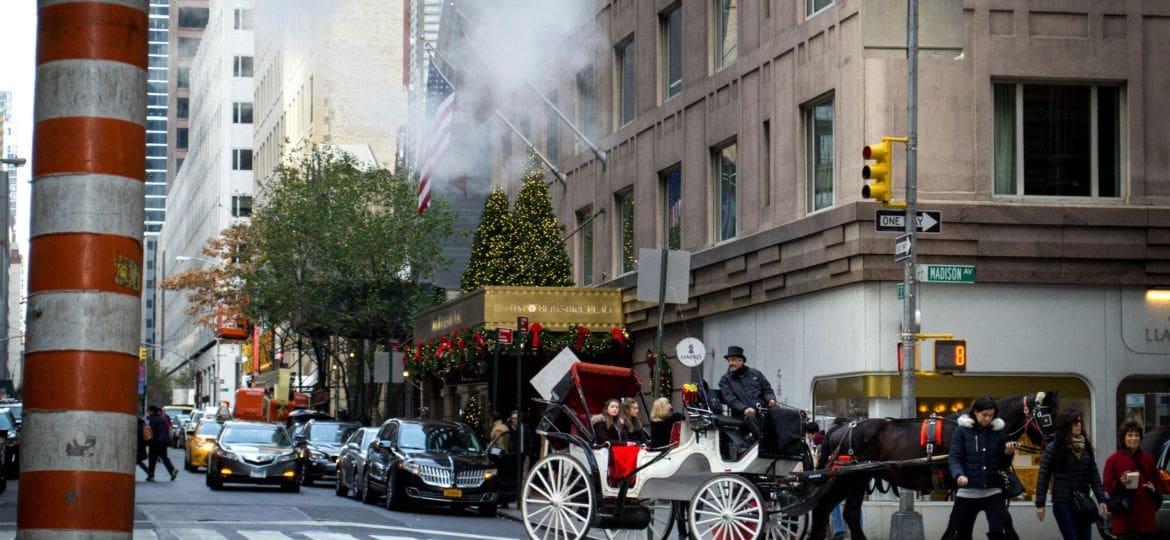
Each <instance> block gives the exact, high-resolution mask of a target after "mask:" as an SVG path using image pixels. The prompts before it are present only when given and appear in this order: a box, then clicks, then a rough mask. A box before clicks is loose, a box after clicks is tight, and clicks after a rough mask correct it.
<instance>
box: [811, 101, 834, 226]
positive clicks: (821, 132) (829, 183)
mask: <svg viewBox="0 0 1170 540" xmlns="http://www.w3.org/2000/svg"><path fill="white" fill-rule="evenodd" d="M805 129H806V130H807V133H808V142H807V144H808V208H809V211H810V212H815V211H817V210H821V209H823V208H828V207H830V206H833V100H832V99H829V100H827V101H823V102H821V103H817V104H814V105H813V106H811V107H809V109H808V115H807V119H806V125H805Z"/></svg>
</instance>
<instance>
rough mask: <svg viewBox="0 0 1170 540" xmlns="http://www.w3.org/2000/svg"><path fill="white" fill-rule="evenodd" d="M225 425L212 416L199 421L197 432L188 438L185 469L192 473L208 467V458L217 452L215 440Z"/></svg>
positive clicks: (184, 461)
mask: <svg viewBox="0 0 1170 540" xmlns="http://www.w3.org/2000/svg"><path fill="white" fill-rule="evenodd" d="M222 429H223V424H221V423H219V422H216V421H215V419H214V418H212V417H210V416H204V417H203V418H200V419H199V423H198V424H196V425H195V430H194V431H193V432H192V433H191V436H190V437H188V438H187V442H186V451H184V452H183V468H184V469H187V470H188V471H190V472H195V471H197V470H199V468H200V467H206V466H207V456H208V455H210V454H211V452H212V451H214V450H215V440H216V439H217V438H218V437H219V432H220V430H222Z"/></svg>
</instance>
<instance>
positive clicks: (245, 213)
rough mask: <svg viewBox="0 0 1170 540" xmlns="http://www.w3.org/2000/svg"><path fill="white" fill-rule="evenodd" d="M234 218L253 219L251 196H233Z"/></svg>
mask: <svg viewBox="0 0 1170 540" xmlns="http://www.w3.org/2000/svg"><path fill="white" fill-rule="evenodd" d="M232 217H238V218H245V217H252V197H251V196H250V195H232Z"/></svg>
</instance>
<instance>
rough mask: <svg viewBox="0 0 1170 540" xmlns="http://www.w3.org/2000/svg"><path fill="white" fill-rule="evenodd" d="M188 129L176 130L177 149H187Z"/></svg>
mask: <svg viewBox="0 0 1170 540" xmlns="http://www.w3.org/2000/svg"><path fill="white" fill-rule="evenodd" d="M187 130H188V128H185V127H182V128H175V148H187V133H188V131H187Z"/></svg>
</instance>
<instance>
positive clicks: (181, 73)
mask: <svg viewBox="0 0 1170 540" xmlns="http://www.w3.org/2000/svg"><path fill="white" fill-rule="evenodd" d="M175 86H176V87H178V88H191V68H189V67H180V68H179V70H178V71H176V72H175Z"/></svg>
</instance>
